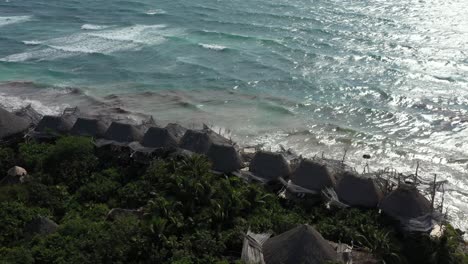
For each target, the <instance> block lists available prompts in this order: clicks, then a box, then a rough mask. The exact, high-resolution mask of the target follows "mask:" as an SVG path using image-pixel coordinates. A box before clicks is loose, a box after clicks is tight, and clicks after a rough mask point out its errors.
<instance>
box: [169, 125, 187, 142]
mask: <svg viewBox="0 0 468 264" xmlns="http://www.w3.org/2000/svg"><path fill="white" fill-rule="evenodd" d="M166 129H167V130H168V131H169V133H171V135H173V136H174V137H175V138H176V139H177V141H180V139H181V138H182V137H183V136H184V134H185V132H187V128H185V127H183V126H181V125H179V124H176V123H170V124H167V125H166Z"/></svg>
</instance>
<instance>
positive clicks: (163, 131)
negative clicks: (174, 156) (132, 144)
mask: <svg viewBox="0 0 468 264" xmlns="http://www.w3.org/2000/svg"><path fill="white" fill-rule="evenodd" d="M142 145H143V146H145V147H148V148H171V147H174V148H175V147H177V145H178V140H177V138H176V137H175V136H174V135H173V134H172V133H171V132H170V131H169V130H168V129H167V128H160V127H150V128H149V129H148V131H146V134H145V136H144V137H143V142H142Z"/></svg>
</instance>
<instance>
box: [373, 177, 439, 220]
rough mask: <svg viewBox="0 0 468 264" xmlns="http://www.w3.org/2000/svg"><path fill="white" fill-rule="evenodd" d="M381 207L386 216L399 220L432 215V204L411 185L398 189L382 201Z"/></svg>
mask: <svg viewBox="0 0 468 264" xmlns="http://www.w3.org/2000/svg"><path fill="white" fill-rule="evenodd" d="M379 207H380V209H382V211H383V212H384V213H385V214H386V215H389V216H391V217H393V218H395V219H399V220H402V219H410V218H417V217H420V216H423V215H426V214H429V213H431V202H430V201H429V200H427V199H426V197H424V196H423V195H422V194H421V193H420V192H419V191H418V190H417V189H416V187H414V186H410V185H401V186H400V187H398V188H397V189H396V190H394V191H393V192H391V193H390V194H389V195H387V196H386V197H385V198H384V199H383V200H382V202H381V203H380V206H379Z"/></svg>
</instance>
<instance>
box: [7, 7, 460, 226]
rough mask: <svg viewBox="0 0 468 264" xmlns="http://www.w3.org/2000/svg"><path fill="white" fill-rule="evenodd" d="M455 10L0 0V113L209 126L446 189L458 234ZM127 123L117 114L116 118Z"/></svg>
mask: <svg viewBox="0 0 468 264" xmlns="http://www.w3.org/2000/svg"><path fill="white" fill-rule="evenodd" d="M466 10H468V1H466V0H419V1H410V0H402V1H386V0H385V1H384V0H362V1H352V0H340V1H338V0H295V1H294V0H268V1H267V0H251V1H243V0H210V1H209V0H203V1H202V0H170V1H162V0H156V1H150V0H112V1H111V0H101V1H91V0H80V1H78V0H61V1H58V0H1V2H0V105H2V106H3V107H7V108H9V109H17V108H20V107H22V106H25V105H27V104H31V105H32V106H33V107H34V108H36V109H37V110H38V111H40V112H41V113H43V114H57V113H60V111H62V110H63V109H64V108H65V107H67V106H76V105H78V106H79V107H81V109H82V110H84V111H100V112H101V111H102V112H105V111H109V112H113V111H114V112H119V113H128V115H129V116H131V117H134V118H138V117H140V118H141V117H142V116H145V115H152V116H153V117H154V119H156V120H157V122H159V123H161V124H164V123H167V122H174V121H177V122H180V123H182V124H186V125H191V124H200V123H207V124H210V125H212V126H214V127H216V128H217V129H220V130H223V131H224V133H227V134H229V136H230V137H232V138H233V139H234V140H236V141H238V142H239V143H240V144H249V145H251V144H263V145H264V147H265V148H267V149H272V150H275V149H278V148H279V147H280V145H283V146H285V147H287V148H292V149H294V150H295V151H296V152H298V153H300V154H302V155H304V156H307V157H311V156H315V155H324V156H325V157H329V158H338V159H341V158H342V156H343V154H344V152H345V151H347V155H346V161H347V162H348V163H349V164H350V165H352V166H354V167H355V168H356V169H357V170H362V169H363V167H364V166H365V165H366V162H367V160H364V159H363V158H362V156H363V154H370V155H371V156H372V158H371V159H370V160H369V168H370V170H371V171H375V170H377V169H380V168H392V169H395V170H397V171H399V172H402V173H414V171H415V169H416V164H417V163H418V162H419V164H420V167H419V175H421V176H422V177H425V178H427V179H432V178H433V176H434V174H437V177H438V179H440V180H447V181H448V184H447V185H446V196H445V205H446V208H447V209H448V213H449V215H450V218H451V220H452V222H453V223H454V225H455V226H456V227H459V228H461V229H464V230H468V221H466V219H467V217H468V176H467V175H468V54H467V52H468V17H467V15H466ZM126 111H128V112H126Z"/></svg>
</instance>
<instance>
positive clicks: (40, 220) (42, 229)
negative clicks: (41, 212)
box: [24, 216, 58, 236]
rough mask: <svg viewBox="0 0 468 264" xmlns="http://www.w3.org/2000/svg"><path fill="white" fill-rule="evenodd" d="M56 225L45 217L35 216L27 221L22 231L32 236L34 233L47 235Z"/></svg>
mask: <svg viewBox="0 0 468 264" xmlns="http://www.w3.org/2000/svg"><path fill="white" fill-rule="evenodd" d="M57 228H58V225H57V224H56V223H55V222H54V221H52V220H50V219H49V218H47V217H42V216H40V217H36V218H34V219H33V220H31V221H30V222H28V223H27V224H26V225H25V227H24V232H25V233H26V234H27V235H29V236H32V235H34V234H39V235H48V234H52V233H54V232H55V231H56V230H57Z"/></svg>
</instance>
